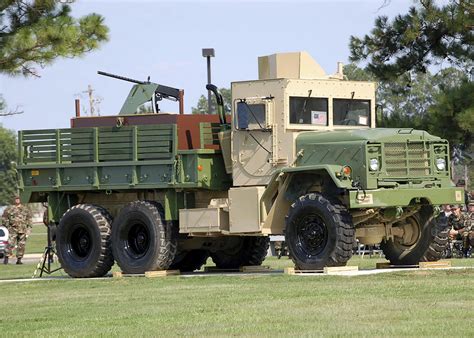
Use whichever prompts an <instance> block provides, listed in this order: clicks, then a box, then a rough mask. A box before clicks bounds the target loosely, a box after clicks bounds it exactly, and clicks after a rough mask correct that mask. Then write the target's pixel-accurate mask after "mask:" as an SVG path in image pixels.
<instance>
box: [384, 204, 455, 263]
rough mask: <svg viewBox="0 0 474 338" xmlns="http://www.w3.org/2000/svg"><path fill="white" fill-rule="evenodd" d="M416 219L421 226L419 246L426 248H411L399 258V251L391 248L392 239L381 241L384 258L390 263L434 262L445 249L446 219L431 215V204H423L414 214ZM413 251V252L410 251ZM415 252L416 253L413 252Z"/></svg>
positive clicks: (447, 233)
mask: <svg viewBox="0 0 474 338" xmlns="http://www.w3.org/2000/svg"><path fill="white" fill-rule="evenodd" d="M414 217H416V220H417V221H418V222H419V224H420V226H421V227H422V229H421V231H422V234H421V236H420V239H419V242H418V243H419V244H415V245H420V246H421V247H426V249H424V250H421V249H416V250H417V251H414V249H411V251H410V255H406V256H404V258H400V252H397V250H395V249H394V248H393V243H392V240H390V241H385V242H382V243H381V248H382V250H383V252H384V254H385V258H386V259H387V260H389V261H390V263H392V264H397V265H398V264H402V265H403V264H407V265H410V264H418V263H419V262H435V261H438V260H440V259H441V258H442V257H443V255H444V253H445V250H446V246H447V244H448V237H449V229H448V226H447V222H446V219H437V218H435V217H434V216H433V210H432V207H431V206H428V205H426V206H423V207H422V208H421V210H420V211H419V212H418V213H417V214H415V216H414ZM411 252H413V253H411ZM415 253H417V254H415Z"/></svg>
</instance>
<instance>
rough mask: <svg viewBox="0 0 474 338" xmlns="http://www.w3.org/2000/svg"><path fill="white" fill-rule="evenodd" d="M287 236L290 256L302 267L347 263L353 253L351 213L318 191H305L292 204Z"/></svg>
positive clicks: (316, 268) (296, 264) (288, 217)
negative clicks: (308, 192)
mask: <svg viewBox="0 0 474 338" xmlns="http://www.w3.org/2000/svg"><path fill="white" fill-rule="evenodd" d="M285 236H286V244H287V245H288V250H289V252H290V257H291V259H292V260H293V262H294V263H295V266H296V267H297V268H298V269H301V270H321V269H323V268H324V267H326V266H341V265H345V264H346V263H347V261H348V260H349V259H350V258H351V256H352V247H353V243H354V228H353V226H352V221H351V216H350V214H349V213H348V211H347V209H346V208H345V207H344V206H343V205H341V204H339V203H337V202H336V203H331V202H330V201H329V200H328V199H326V198H325V197H324V196H323V195H321V194H319V193H310V194H307V195H303V196H301V197H300V198H299V199H297V200H296V201H295V202H294V203H293V204H292V205H291V208H290V211H289V213H288V216H287V217H286V233H285Z"/></svg>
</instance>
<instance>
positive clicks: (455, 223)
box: [448, 205, 469, 257]
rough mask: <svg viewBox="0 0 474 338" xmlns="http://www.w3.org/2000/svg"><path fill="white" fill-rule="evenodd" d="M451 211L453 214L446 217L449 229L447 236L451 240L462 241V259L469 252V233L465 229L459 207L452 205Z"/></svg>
mask: <svg viewBox="0 0 474 338" xmlns="http://www.w3.org/2000/svg"><path fill="white" fill-rule="evenodd" d="M451 211H452V212H453V213H452V214H451V215H449V217H448V226H449V228H450V231H449V236H450V237H451V238H452V239H456V240H461V241H462V243H463V254H464V257H467V254H468V251H469V238H468V235H469V231H468V228H467V227H466V222H465V219H464V215H463V214H462V213H461V207H460V206H459V205H452V206H451Z"/></svg>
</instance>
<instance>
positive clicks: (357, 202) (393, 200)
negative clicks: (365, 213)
mask: <svg viewBox="0 0 474 338" xmlns="http://www.w3.org/2000/svg"><path fill="white" fill-rule="evenodd" d="M415 198H424V199H427V200H428V201H429V202H430V204H433V205H441V204H459V203H464V191H463V189H462V188H454V187H452V188H431V189H377V190H366V191H365V199H364V192H363V191H362V190H361V191H359V192H357V191H354V190H352V191H349V208H350V209H353V208H374V207H382V208H383V207H391V206H407V205H409V204H410V201H412V200H413V199H415Z"/></svg>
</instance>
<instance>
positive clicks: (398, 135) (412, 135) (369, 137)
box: [296, 128, 441, 151]
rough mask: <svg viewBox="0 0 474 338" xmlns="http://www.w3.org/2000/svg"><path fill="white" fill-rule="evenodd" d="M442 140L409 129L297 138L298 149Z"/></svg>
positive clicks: (336, 132)
mask: <svg viewBox="0 0 474 338" xmlns="http://www.w3.org/2000/svg"><path fill="white" fill-rule="evenodd" d="M439 140H441V138H439V137H437V136H433V135H431V134H429V133H427V132H426V131H423V130H415V129H409V128H402V129H400V128H376V129H353V130H347V129H345V130H333V131H321V132H303V133H301V134H299V135H298V137H297V138H296V151H298V149H299V148H298V147H299V146H302V145H304V144H311V143H336V142H337V143H340V142H357V141H364V142H406V141H439Z"/></svg>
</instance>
